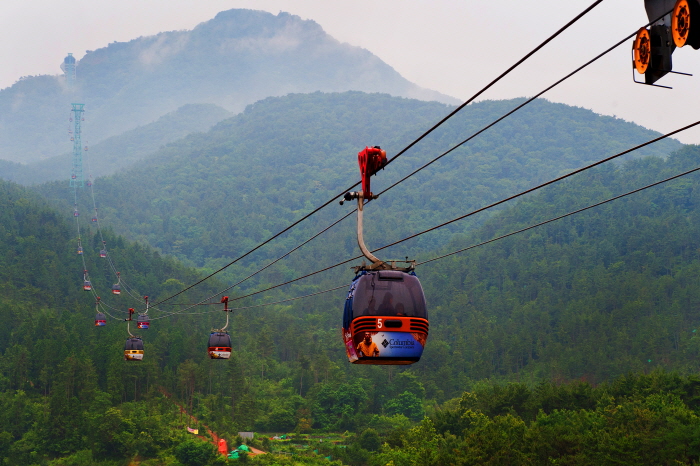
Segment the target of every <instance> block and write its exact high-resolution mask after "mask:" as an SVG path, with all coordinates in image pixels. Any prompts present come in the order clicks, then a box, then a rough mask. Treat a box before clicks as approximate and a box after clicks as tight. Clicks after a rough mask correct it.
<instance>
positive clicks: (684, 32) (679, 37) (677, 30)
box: [671, 0, 690, 47]
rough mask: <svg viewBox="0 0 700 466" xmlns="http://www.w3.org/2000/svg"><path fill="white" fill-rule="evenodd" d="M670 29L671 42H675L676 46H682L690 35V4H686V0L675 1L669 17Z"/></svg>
mask: <svg viewBox="0 0 700 466" xmlns="http://www.w3.org/2000/svg"><path fill="white" fill-rule="evenodd" d="M671 31H672V33H673V43H674V44H676V47H683V46H684V45H685V43H686V42H687V41H688V36H689V35H690V5H688V0H678V1H677V2H676V6H675V7H674V8H673V16H672V18H671Z"/></svg>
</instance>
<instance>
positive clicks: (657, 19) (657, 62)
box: [632, 0, 700, 89]
mask: <svg viewBox="0 0 700 466" xmlns="http://www.w3.org/2000/svg"><path fill="white" fill-rule="evenodd" d="M644 8H645V9H646V12H647V17H648V18H649V21H650V22H653V23H652V24H651V26H650V27H649V28H648V29H647V28H641V29H640V30H639V31H638V32H637V37H636V38H635V40H634V43H633V44H632V67H633V69H634V71H636V72H637V73H639V74H642V75H644V81H643V82H642V81H637V79H636V77H635V76H633V79H634V82H636V83H639V84H648V85H653V86H658V87H666V88H669V87H668V86H660V85H658V84H654V83H655V82H656V81H658V80H659V79H661V78H662V77H663V76H665V75H666V74H668V73H674V74H682V75H686V76H692V75H691V74H688V73H680V72H678V71H673V63H672V60H671V55H672V54H673V52H674V51H675V49H676V48H677V47H683V46H685V45H690V46H691V47H693V48H694V49H696V50H697V49H699V48H700V0H644ZM669 89H670V88H669Z"/></svg>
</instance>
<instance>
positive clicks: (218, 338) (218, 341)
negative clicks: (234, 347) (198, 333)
mask: <svg viewBox="0 0 700 466" xmlns="http://www.w3.org/2000/svg"><path fill="white" fill-rule="evenodd" d="M221 302H222V303H224V312H225V313H226V325H224V326H223V328H221V329H215V330H212V331H211V333H210V334H209V342H208V343H207V347H208V352H209V357H210V358H211V359H229V358H230V357H231V336H230V335H229V334H228V332H227V331H226V327H228V316H229V314H228V313H229V312H231V309H229V308H228V296H224V297H223V298H221Z"/></svg>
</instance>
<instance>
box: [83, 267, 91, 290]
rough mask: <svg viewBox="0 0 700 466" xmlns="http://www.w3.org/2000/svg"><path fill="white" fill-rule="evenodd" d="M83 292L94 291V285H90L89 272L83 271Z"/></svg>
mask: <svg viewBox="0 0 700 466" xmlns="http://www.w3.org/2000/svg"><path fill="white" fill-rule="evenodd" d="M83 290H85V291H90V290H92V283H90V280H89V279H88V273H87V270H85V271H83Z"/></svg>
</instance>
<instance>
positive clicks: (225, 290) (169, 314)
mask: <svg viewBox="0 0 700 466" xmlns="http://www.w3.org/2000/svg"><path fill="white" fill-rule="evenodd" d="M353 212H354V211H352V212H349V213H347V214H345V215H343V216H342V217H341V218H339V219H338V220H336V221H335V222H333V223H331V224H330V225H328V226H327V227H326V228H324V229H323V230H321V231H319V232H318V233H316V234H315V235H313V236H312V237H311V238H309V239H307V240H306V241H304V242H303V243H301V244H299V245H298V246H296V247H294V248H292V249H290V250H289V251H287V252H286V253H284V254H283V255H281V256H280V257H278V258H277V259H275V260H274V261H272V262H270V263H269V264H267V265H266V266H264V267H263V268H261V269H258V270H257V271H256V272H253V273H252V274H250V275H248V276H247V277H245V278H244V279H242V280H239V281H238V282H236V283H234V284H233V285H231V286H229V287H228V288H225V289H223V290H221V291H219V292H218V293H216V294H213V295H211V296H209V297H208V298H205V299H203V300H201V301H200V302H198V303H195V304H185V305H186V306H190V307H188V308H185V309H182V310H180V311H176V312H170V313H168V315H167V316H163V317H169V316H171V315H173V314H182V313H184V312H185V311H188V310H190V309H192V308H193V307H195V306H200V305H203V304H220V303H206V301H209V300H211V299H212V298H214V297H216V296H219V295H222V294H224V293H226V292H227V291H229V290H230V289H232V288H234V287H236V286H238V285H240V284H241V283H243V282H245V281H246V280H248V279H250V278H252V277H254V276H255V275H257V274H259V273H260V272H262V271H263V270H265V269H267V268H268V267H270V266H272V265H274V264H276V263H277V262H279V261H281V260H282V259H284V258H285V257H287V256H288V255H290V254H291V253H293V252H294V251H296V250H297V249H299V248H301V247H302V246H304V245H305V244H307V243H309V242H311V241H312V240H314V239H315V238H317V237H318V236H320V235H322V234H323V233H325V232H326V231H328V230H330V229H331V228H333V227H334V226H336V225H337V224H339V223H340V222H342V221H343V220H345V219H346V218H348V217H349V216H350V215H352V213H353ZM161 303H162V301H161ZM161 312H167V311H161ZM159 318H160V317H159ZM154 320H155V319H154Z"/></svg>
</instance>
